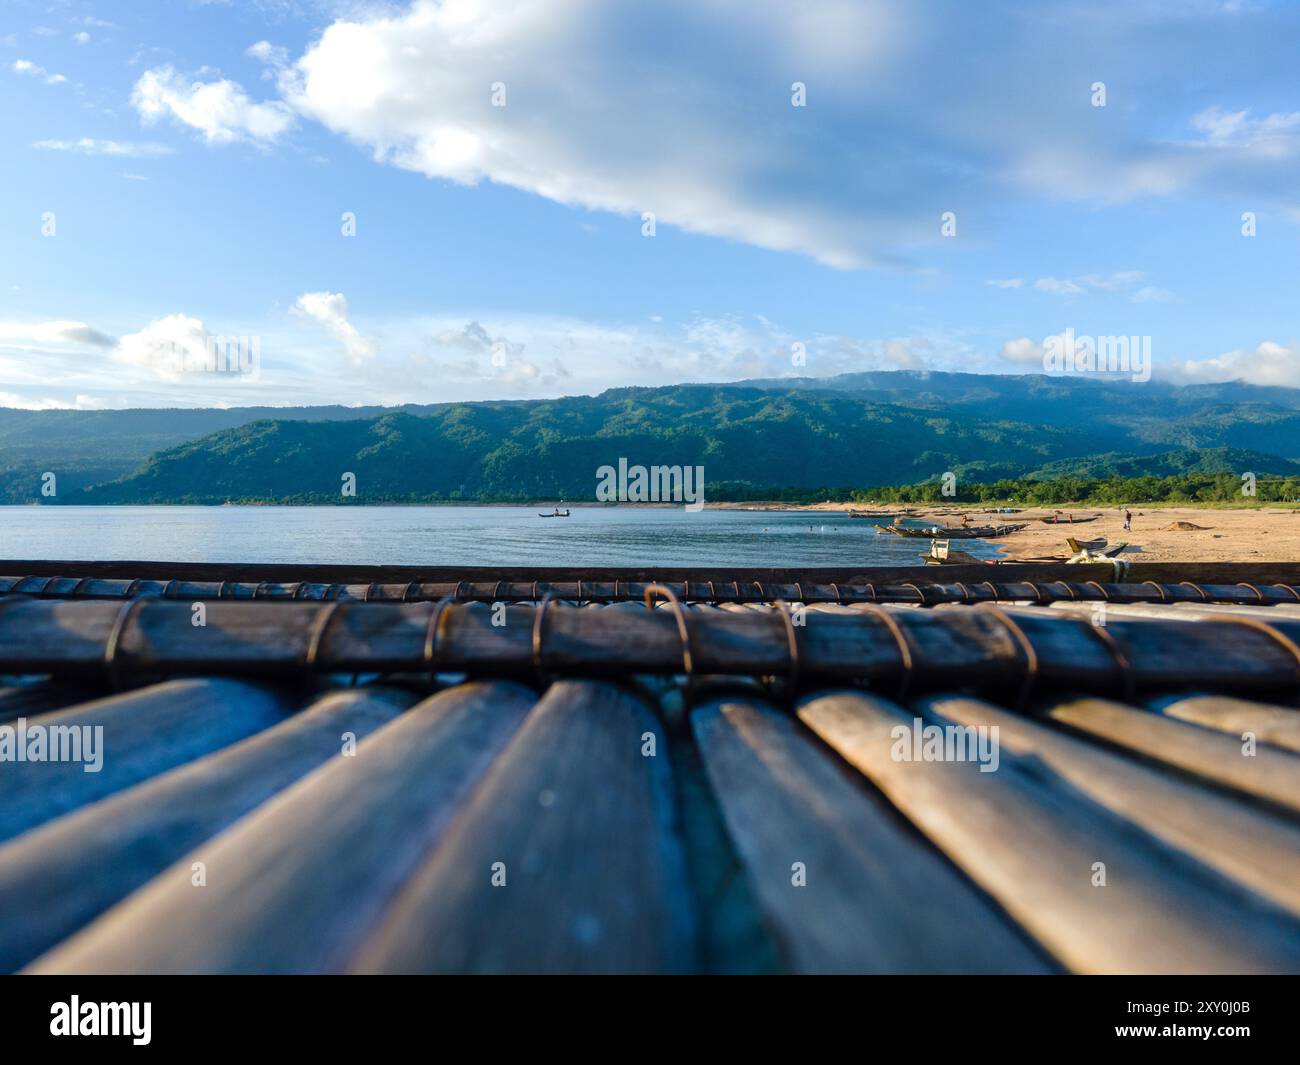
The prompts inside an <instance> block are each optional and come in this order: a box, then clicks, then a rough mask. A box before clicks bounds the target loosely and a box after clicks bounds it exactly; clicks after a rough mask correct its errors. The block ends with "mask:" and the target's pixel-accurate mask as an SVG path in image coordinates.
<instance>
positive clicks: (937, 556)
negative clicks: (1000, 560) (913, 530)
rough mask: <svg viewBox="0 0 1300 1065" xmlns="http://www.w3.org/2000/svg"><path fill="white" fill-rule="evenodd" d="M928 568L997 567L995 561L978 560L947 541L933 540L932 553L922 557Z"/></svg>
mask: <svg viewBox="0 0 1300 1065" xmlns="http://www.w3.org/2000/svg"><path fill="white" fill-rule="evenodd" d="M921 558H922V559H924V560H925V564H926V565H927V566H980V565H996V564H997V562H996V560H995V559H990V558H976V557H975V556H974V555H972V554H971V553H970V552H969V551H959V550H958V549H956V548H954V547H950V546H949V544H948V541H947V540H931V541H930V553H929V554H928V555H922V556H921Z"/></svg>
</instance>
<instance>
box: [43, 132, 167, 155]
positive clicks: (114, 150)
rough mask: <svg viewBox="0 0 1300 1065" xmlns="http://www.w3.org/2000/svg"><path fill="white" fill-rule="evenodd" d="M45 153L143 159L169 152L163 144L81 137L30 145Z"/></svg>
mask: <svg viewBox="0 0 1300 1065" xmlns="http://www.w3.org/2000/svg"><path fill="white" fill-rule="evenodd" d="M32 147H33V148H39V149H40V150H41V151H47V152H75V153H77V154H78V155H118V156H129V157H132V158H145V157H148V156H155V155H167V154H169V153H170V152H171V149H170V148H168V147H167V146H166V145H165V144H153V143H149V142H144V141H108V140H95V139H94V138H92V137H81V138H80V139H78V140H70V141H59V140H50V141H37V142H36V143H35V144H33V145H32Z"/></svg>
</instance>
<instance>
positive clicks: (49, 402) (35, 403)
mask: <svg viewBox="0 0 1300 1065" xmlns="http://www.w3.org/2000/svg"><path fill="white" fill-rule="evenodd" d="M0 407H12V408H15V409H17V410H73V409H75V407H74V405H73V404H71V403H66V402H64V401H63V400H60V399H49V398H45V399H36V398H34V397H32V396H20V395H19V394H18V393H17V392H0Z"/></svg>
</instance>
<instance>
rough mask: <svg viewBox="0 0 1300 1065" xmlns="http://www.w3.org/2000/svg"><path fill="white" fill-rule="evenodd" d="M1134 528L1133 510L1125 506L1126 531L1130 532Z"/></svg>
mask: <svg viewBox="0 0 1300 1065" xmlns="http://www.w3.org/2000/svg"><path fill="white" fill-rule="evenodd" d="M1132 529H1133V512H1132V511H1131V510H1129V509H1128V508H1127V507H1125V508H1124V531H1125V532H1130V531H1132Z"/></svg>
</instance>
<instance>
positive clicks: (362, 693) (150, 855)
mask: <svg viewBox="0 0 1300 1065" xmlns="http://www.w3.org/2000/svg"><path fill="white" fill-rule="evenodd" d="M414 701H415V696H414V695H412V694H410V693H408V692H403V691H396V690H391V689H382V688H378V689H368V690H367V689H356V690H352V691H342V692H334V693H331V694H329V695H326V696H324V697H323V698H321V699H319V700H318V701H317V702H315V703H314V704H312V706H310V707H308V708H307V709H305V710H303V711H302V712H301V713H299V714H295V715H294V716H293V717H291V718H289V719H288V720H287V721H284V722H283V723H281V724H278V725H274V726H272V727H271V728H268V729H265V730H264V731H262V732H259V733H257V734H256V735H254V736H250V737H249V738H248V739H246V740H242V741H240V742H238V743H235V744H232V745H231V746H229V747H227V748H225V749H224V750H220V751H217V752H216V753H214V754H210V755H207V756H206V757H201V758H198V759H196V760H194V761H192V762H188V763H186V764H184V765H181V766H177V767H176V768H175V769H172V770H170V771H168V772H163V773H160V774H158V775H157V776H154V777H152V778H150V779H148V780H146V781H144V782H142V783H141V784H139V785H138V786H137V787H134V788H128V789H126V790H124V791H119V792H117V793H116V794H114V795H111V796H109V797H108V798H106V799H104V800H102V801H100V802H96V803H92V804H90V805H89V806H85V807H82V808H81V809H79V810H75V811H73V812H71V813H68V814H67V815H66V816H63V817H58V818H55V819H54V820H52V821H48V822H46V823H45V824H44V825H42V826H40V827H38V828H35V829H33V830H32V831H30V832H27V833H25V834H23V835H21V836H19V837H18V838H17V839H14V840H11V841H10V842H9V843H7V844H5V845H4V846H0V970H2V971H4V972H12V971H13V970H15V969H18V968H20V967H21V966H23V965H25V964H26V963H27V962H29V961H31V960H32V959H33V958H35V957H36V956H37V955H39V954H41V953H42V952H43V951H45V950H48V949H49V948H50V947H53V946H54V945H56V944H57V943H58V942H59V941H60V940H62V939H65V938H67V937H68V936H69V935H71V934H72V933H74V932H76V931H77V930H78V929H80V928H82V927H83V926H84V925H86V924H88V923H89V922H90V921H91V920H93V919H94V918H96V917H97V916H99V914H101V913H103V912H104V911H105V910H107V909H108V908H109V907H110V906H112V905H114V904H115V903H117V902H120V901H121V900H122V899H124V898H126V896H127V895H129V894H130V893H131V892H132V891H134V890H135V889H136V888H138V887H140V886H142V885H143V884H145V883H147V882H148V881H149V880H151V879H152V878H153V877H155V876H156V875H158V874H159V873H161V872H162V871H163V870H165V869H166V868H167V867H168V866H169V865H171V864H172V863H173V862H175V861H176V860H177V859H178V858H181V857H183V856H184V855H185V854H186V853H188V852H189V851H190V850H192V849H193V848H195V847H197V846H199V845H200V844H202V843H204V842H205V841H207V840H208V839H210V838H212V837H213V836H215V835H217V833H218V832H220V831H221V830H222V829H224V828H226V827H228V826H229V825H231V824H232V823H234V822H235V821H237V820H238V819H239V818H240V817H242V816H244V815H245V814H247V813H249V812H250V811H252V810H255V809H256V808H257V807H259V806H260V805H262V804H263V803H265V802H266V801H267V800H269V799H270V798H271V796H273V795H275V794H276V793H277V792H279V791H281V790H283V788H285V787H286V786H288V785H289V784H292V783H293V782H294V781H295V780H297V779H299V778H301V777H302V776H304V775H305V774H306V773H308V772H310V771H311V770H313V769H315V768H316V767H317V766H319V765H321V764H323V763H324V762H326V761H328V760H329V759H330V758H332V757H334V756H335V755H337V754H340V752H341V751H342V750H343V748H344V746H345V743H346V742H347V739H346V738H347V737H351V739H352V741H353V742H355V741H359V740H362V739H364V738H365V737H366V736H367V735H369V734H370V733H372V732H374V731H375V730H376V729H378V728H380V727H381V726H382V725H384V724H386V723H387V722H389V721H391V720H392V719H393V718H394V717H395V716H396V715H397V714H399V713H400V712H401V711H402V710H404V709H405V708H406V707H408V706H410V705H411V704H412V703H413V702H414ZM32 899H48V900H57V903H56V904H51V905H45V906H32V905H30V902H31V900H32Z"/></svg>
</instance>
